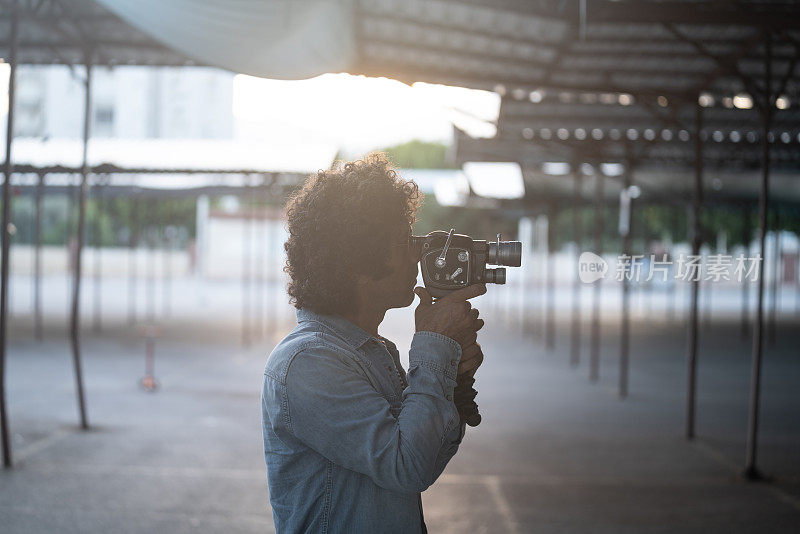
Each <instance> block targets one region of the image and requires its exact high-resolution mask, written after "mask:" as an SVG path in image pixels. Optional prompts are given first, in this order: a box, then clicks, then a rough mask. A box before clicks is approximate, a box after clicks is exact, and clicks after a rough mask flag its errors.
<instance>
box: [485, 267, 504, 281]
mask: <svg viewBox="0 0 800 534" xmlns="http://www.w3.org/2000/svg"><path fill="white" fill-rule="evenodd" d="M485 279H486V282H487V283H489V284H505V283H506V270H505V269H503V268H502V267H501V268H499V269H486V276H485Z"/></svg>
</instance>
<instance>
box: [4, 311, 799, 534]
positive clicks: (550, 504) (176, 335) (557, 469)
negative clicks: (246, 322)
mask: <svg viewBox="0 0 800 534" xmlns="http://www.w3.org/2000/svg"><path fill="white" fill-rule="evenodd" d="M495 319H496V320H493V317H492V316H491V314H488V315H487V326H486V328H485V329H484V331H482V333H481V336H480V342H481V344H482V346H483V348H484V352H485V354H486V362H485V363H484V366H483V367H482V368H481V371H480V372H479V374H478V377H477V378H478V384H477V387H478V389H479V392H480V394H479V396H478V401H479V404H480V406H481V411H482V414H483V423H482V424H481V425H480V426H479V427H477V428H475V429H470V430H468V434H467V436H466V437H465V440H464V443H463V445H462V447H461V450H460V451H459V453H458V454H457V455H456V457H455V458H454V459H453V461H452V462H451V463H450V465H449V466H448V468H447V469H446V471H445V473H444V474H443V476H442V477H441V478H440V479H439V480H438V481H437V482H436V484H434V486H433V487H432V488H430V489H429V490H428V491H427V492H425V493H424V494H423V502H424V509H425V517H426V520H427V523H428V526H429V529H430V531H431V532H453V533H459V534H461V533H463V532H470V533H480V532H487V533H489V532H491V533H495V532H510V533H523V532H565V533H570V532H601V533H602V532H608V533H628V532H629V533H647V532H698V533H700V532H702V533H709V532H726V533H727V532H742V533H746V532H753V533H755V532H759V533H761V532H774V533H780V532H787V533H789V532H791V533H795V532H799V531H800V389H798V388H799V387H800V386H798V384H800V357H799V356H800V353H798V351H797V345H798V342H800V328H798V323H796V322H795V323H789V322H785V323H783V324H782V325H781V327H780V329H779V330H778V342H777V346H776V347H774V348H770V349H768V352H767V355H766V358H765V362H764V363H765V365H764V375H763V379H764V381H763V392H764V395H763V403H762V412H761V413H762V427H761V441H760V449H759V451H760V453H759V461H760V466H761V467H762V469H763V471H764V472H766V473H767V474H769V475H771V476H773V477H774V479H773V481H772V482H770V483H746V482H744V481H743V480H742V479H741V478H740V477H739V476H738V475H739V473H740V471H741V469H742V467H743V461H744V438H745V433H746V423H747V397H748V392H749V385H748V384H749V358H750V343H751V342H750V340H744V341H742V340H741V339H740V336H739V333H738V329H737V328H736V327H735V326H728V325H724V324H713V325H710V326H706V327H705V328H704V329H703V331H702V336H701V340H700V344H701V352H700V360H699V378H698V387H699V394H698V421H697V431H698V438H697V439H696V440H695V442H693V443H688V442H686V441H685V440H684V439H683V437H682V436H683V432H684V428H683V425H684V391H685V356H684V346H685V332H684V329H685V326H684V324H683V322H682V321H679V320H676V321H675V322H674V323H671V324H670V323H666V322H664V321H659V320H657V319H656V318H652V319H650V320H643V319H640V320H639V321H637V322H636V324H635V325H634V327H633V329H632V331H633V338H632V344H631V378H630V396H629V397H628V398H627V399H626V400H624V401H623V400H620V399H619V398H618V397H617V394H616V381H617V376H618V374H617V365H618V364H617V359H616V353H617V351H618V344H617V342H616V341H615V338H616V334H617V332H618V326H617V325H616V323H615V322H613V321H611V322H610V323H608V324H606V325H605V326H604V328H605V331H604V336H605V340H604V344H603V352H602V356H601V375H600V381H599V382H598V383H596V384H590V383H589V382H588V378H587V376H588V366H587V365H586V364H587V354H588V351H587V350H583V351H582V360H581V363H580V366H579V367H578V368H577V369H573V368H570V367H569V365H568V351H569V348H568V324H567V323H561V322H560V323H559V324H558V331H559V336H558V338H557V343H556V350H555V351H553V352H547V351H545V350H544V348H543V346H542V343H541V339H540V338H537V337H534V336H531V335H528V336H523V335H521V334H520V333H519V332H517V331H514V330H511V329H506V328H504V327H503V326H502V323H501V321H500V320H499V318H495ZM123 322H124V321H117V323H119V326H114V324H115V323H114V320H109V321H108V323H107V325H108V326H107V327H106V328H107V329H106V331H105V332H104V333H103V334H102V335H100V336H91V335H88V334H87V336H86V339H85V343H84V352H85V360H84V367H85V374H86V390H87V400H88V405H89V417H90V422H91V424H92V429H91V430H90V431H87V432H82V431H80V430H78V429H76V421H77V412H76V406H75V401H74V393H73V374H72V368H71V363H70V356H69V351H68V345H67V343H66V338H65V334H64V333H63V331H53V330H51V331H48V333H47V336H46V339H45V340H44V341H43V342H41V343H38V342H35V341H33V340H32V335H31V325H30V322H29V320H27V319H26V318H25V317H16V318H15V322H14V323H13V326H12V332H11V333H12V344H11V346H10V350H9V359H8V364H7V378H6V380H7V387H8V397H9V415H10V422H11V430H12V432H13V444H14V453H15V454H14V456H15V462H16V463H15V467H14V468H13V469H11V470H9V471H5V472H1V473H0V525H2V528H0V530H2V532H4V533H22V532H25V533H39V532H41V533H44V532H63V533H71V532H81V533H86V532H91V533H100V532H120V533H127V532H131V533H133V532H136V533H140V532H141V533H152V532H225V533H231V532H271V531H273V526H272V518H271V513H270V511H269V509H268V501H267V494H266V481H265V469H264V462H263V457H262V445H261V436H260V406H259V394H260V385H261V375H262V369H263V365H264V362H265V360H266V357H267V355H268V354H269V351H270V350H271V348H272V346H273V345H274V343H275V341H276V340H277V339H279V338H280V337H281V336H282V335H283V334H284V333H285V328H281V329H279V330H278V331H275V332H272V333H271V334H270V336H269V339H265V340H263V341H262V342H261V343H259V344H258V345H257V346H254V347H252V348H250V349H247V350H243V349H241V348H240V347H239V346H238V341H239V335H238V332H237V331H236V330H229V331H227V332H226V331H225V330H212V329H206V328H203V325H197V324H195V325H194V327H193V328H190V326H191V325H188V326H187V324H186V323H185V322H183V323H177V322H175V323H173V324H171V325H169V324H168V325H165V328H164V333H163V334H162V336H161V338H160V339H159V340H158V343H157V364H156V374H157V377H158V379H159V381H160V384H161V388H160V390H159V391H158V392H156V393H145V392H143V391H142V390H141V389H140V388H139V387H138V380H139V378H140V377H141V376H142V374H143V366H144V358H143V354H144V343H143V341H142V339H141V338H140V336H139V334H138V330H137V329H127V328H124V327H123V326H121V325H122V323H123ZM412 325H413V320H412V314H411V310H399V311H393V312H390V314H389V315H388V316H387V321H386V323H385V328H383V329H382V333H383V334H384V335H386V336H388V337H390V338H393V339H395V340H397V342H398V345H399V346H400V347H401V350H402V349H403V348H404V347H405V348H406V350H407V347H408V344H409V342H410V339H411V333H412V328H413V326H412ZM587 332H588V328H584V333H587ZM584 339H586V338H585V337H584ZM585 346H586V345H585V342H584V349H585Z"/></svg>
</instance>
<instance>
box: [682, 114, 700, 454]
mask: <svg viewBox="0 0 800 534" xmlns="http://www.w3.org/2000/svg"><path fill="white" fill-rule="evenodd" d="M694 116H695V120H694V126H695V132H694V197H693V199H692V200H693V202H692V218H691V221H692V255H693V256H695V257H697V256H699V255H700V245H701V244H702V242H703V229H702V219H701V218H702V209H703V139H702V136H701V132H702V130H703V107H702V106H701V105H700V104H699V103H696V104H695V115H694ZM698 268H699V267H698ZM700 276H701V273H699V272H698V273H696V276H694V277H693V278H692V299H691V304H690V308H689V336H688V347H687V352H688V355H687V358H686V439H694V436H695V428H694V427H695V402H696V399H695V393H696V389H697V334H698V324H697V323H698V309H697V304H698V299H699V295H700Z"/></svg>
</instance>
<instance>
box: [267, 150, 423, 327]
mask: <svg viewBox="0 0 800 534" xmlns="http://www.w3.org/2000/svg"><path fill="white" fill-rule="evenodd" d="M421 202H422V193H421V192H420V190H419V187H418V186H417V184H416V183H414V182H413V181H411V180H404V179H402V178H400V177H399V176H398V175H397V172H396V171H395V169H394V168H393V167H392V165H391V163H390V162H389V161H388V159H387V157H386V155H385V154H383V153H380V152H377V153H372V154H369V155H368V156H366V157H365V158H364V159H362V160H356V161H350V162H347V163H344V164H343V165H342V164H341V163H339V164H337V165H336V166H335V167H334V168H333V169H332V170H329V171H319V172H317V173H316V174H315V175H311V176H310V177H309V178H308V180H306V182H305V184H304V185H303V187H302V188H300V189H299V190H297V191H296V192H295V193H293V194H292V195H291V196H290V198H289V200H288V202H287V203H286V220H287V224H288V230H289V238H288V240H287V241H286V243H285V244H284V249H285V250H286V265H285V267H284V269H283V270H284V271H285V272H286V273H287V274H288V275H289V277H290V281H289V284H288V288H287V291H288V293H289V297H290V299H289V302H290V303H291V304H293V305H294V306H295V307H296V308H309V309H311V310H313V311H315V312H317V313H322V314H336V313H344V312H348V311H352V310H353V308H354V304H355V293H354V290H353V285H354V282H355V279H356V276H357V275H364V276H368V277H370V278H372V279H373V280H377V279H380V278H382V277H384V276H387V275H388V274H390V273H391V271H392V266H391V265H389V261H388V258H389V254H390V247H391V246H392V245H393V244H395V243H397V242H398V239H399V237H398V236H399V235H401V234H402V233H403V232H404V231H405V230H406V229H408V228H410V226H411V225H412V224H413V223H414V221H415V220H416V213H417V209H418V208H419V206H420V204H421Z"/></svg>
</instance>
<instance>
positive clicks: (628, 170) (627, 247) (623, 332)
mask: <svg viewBox="0 0 800 534" xmlns="http://www.w3.org/2000/svg"><path fill="white" fill-rule="evenodd" d="M632 167H633V164H632V162H631V160H630V159H626V161H625V176H624V184H625V185H624V187H625V190H624V191H623V195H625V196H627V198H628V206H627V213H623V212H622V211H621V212H620V217H623V216H624V217H626V218H627V221H621V222H622V223H623V224H622V225H621V229H624V230H625V232H624V233H623V235H622V254H623V256H627V257H628V258H630V259H629V261H630V269H631V272H630V274H629V273H627V272H626V273H624V275H623V277H622V320H621V324H620V345H619V392H618V393H619V396H620V398H622V399H624V398H625V397H627V396H628V358H629V356H630V280H629V277H630V276H631V275H632V274H633V272H634V271H633V269H634V268H635V266H634V265H633V258H632V257H631V240H632V239H633V228H632V226H633V220H634V217H633V199H632V198H631V197H630V188H631V185H632V183H633V168H632ZM620 208H621V209H622V208H623V206H621V205H620Z"/></svg>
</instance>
